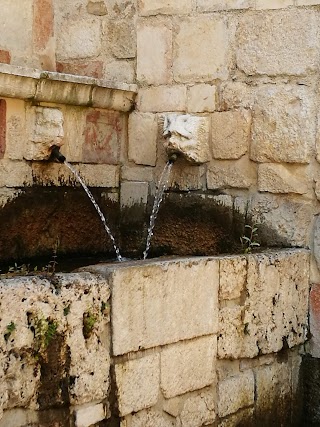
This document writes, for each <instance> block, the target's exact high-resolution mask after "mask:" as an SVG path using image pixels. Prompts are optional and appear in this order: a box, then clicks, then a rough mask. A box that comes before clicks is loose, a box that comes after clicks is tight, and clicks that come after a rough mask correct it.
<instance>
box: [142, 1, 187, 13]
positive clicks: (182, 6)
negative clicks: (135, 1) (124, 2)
mask: <svg viewBox="0 0 320 427" xmlns="http://www.w3.org/2000/svg"><path fill="white" fill-rule="evenodd" d="M191 11H192V1H191V0H179V1H177V0H139V14H140V15H141V16H150V15H158V14H162V15H175V14H178V15H184V14H188V13H190V12H191Z"/></svg>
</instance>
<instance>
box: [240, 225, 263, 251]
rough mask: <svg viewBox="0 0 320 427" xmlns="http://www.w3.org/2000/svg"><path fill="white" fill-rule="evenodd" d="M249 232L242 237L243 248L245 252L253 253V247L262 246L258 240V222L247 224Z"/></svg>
mask: <svg viewBox="0 0 320 427" xmlns="http://www.w3.org/2000/svg"><path fill="white" fill-rule="evenodd" d="M245 228H246V231H247V233H246V234H245V235H243V236H241V237H240V242H241V246H242V250H243V252H244V253H245V254H248V253H251V252H252V250H253V249H257V248H258V247H259V246H260V243H258V242H257V239H258V233H257V231H258V227H257V224H254V225H252V226H251V225H248V224H246V225H245Z"/></svg>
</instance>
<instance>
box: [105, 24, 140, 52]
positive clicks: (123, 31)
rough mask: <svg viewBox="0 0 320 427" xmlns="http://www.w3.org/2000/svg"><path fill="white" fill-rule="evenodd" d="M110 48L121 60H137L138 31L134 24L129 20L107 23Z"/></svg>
mask: <svg viewBox="0 0 320 427" xmlns="http://www.w3.org/2000/svg"><path fill="white" fill-rule="evenodd" d="M106 31H107V33H108V39H109V48H110V50H111V52H112V53H113V55H114V56H115V57H116V58H119V59H126V58H135V56H136V45H137V43H136V31H135V26H134V23H133V22H132V21H130V20H128V19H119V20H116V19H115V20H110V21H109V22H108V23H107V28H106Z"/></svg>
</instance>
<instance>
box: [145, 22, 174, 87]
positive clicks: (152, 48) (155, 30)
mask: <svg viewBox="0 0 320 427" xmlns="http://www.w3.org/2000/svg"><path fill="white" fill-rule="evenodd" d="M171 64H172V29H171V25H170V24H169V23H168V22H166V21H163V20H156V21H153V20H152V21H149V20H148V21H141V22H140V23H139V25H138V28H137V79H138V81H139V82H140V83H142V84H145V83H147V84H155V85H159V84H167V83H170V82H171Z"/></svg>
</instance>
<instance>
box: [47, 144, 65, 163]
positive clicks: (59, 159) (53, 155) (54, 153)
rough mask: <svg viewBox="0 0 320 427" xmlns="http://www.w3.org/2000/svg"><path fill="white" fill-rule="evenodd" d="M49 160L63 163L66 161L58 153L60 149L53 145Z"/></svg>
mask: <svg viewBox="0 0 320 427" xmlns="http://www.w3.org/2000/svg"><path fill="white" fill-rule="evenodd" d="M49 160H52V161H57V162H60V163H64V162H65V161H66V158H65V157H64V155H63V154H61V153H60V147H58V146H57V145H54V146H53V147H52V151H51V156H50V159H49Z"/></svg>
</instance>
